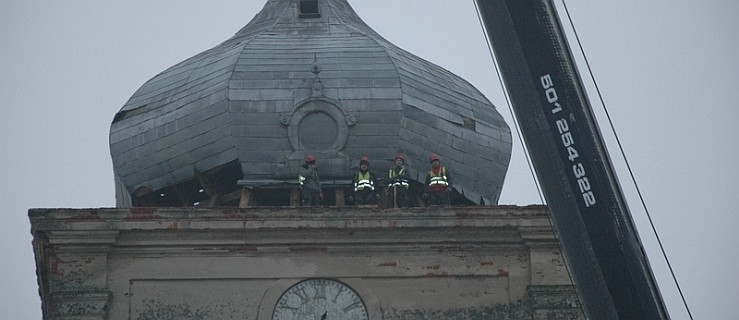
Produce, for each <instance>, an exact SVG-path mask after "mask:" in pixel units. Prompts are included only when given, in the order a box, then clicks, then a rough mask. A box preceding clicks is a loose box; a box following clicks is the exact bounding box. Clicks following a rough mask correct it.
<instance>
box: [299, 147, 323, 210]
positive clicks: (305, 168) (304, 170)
mask: <svg viewBox="0 0 739 320" xmlns="http://www.w3.org/2000/svg"><path fill="white" fill-rule="evenodd" d="M298 183H299V184H300V205H303V206H317V205H320V204H321V201H322V200H323V192H322V191H321V180H320V179H319V178H318V165H317V164H316V158H315V157H313V156H312V155H310V154H309V155H307V156H305V163H303V164H302V165H301V166H300V171H299V175H298Z"/></svg>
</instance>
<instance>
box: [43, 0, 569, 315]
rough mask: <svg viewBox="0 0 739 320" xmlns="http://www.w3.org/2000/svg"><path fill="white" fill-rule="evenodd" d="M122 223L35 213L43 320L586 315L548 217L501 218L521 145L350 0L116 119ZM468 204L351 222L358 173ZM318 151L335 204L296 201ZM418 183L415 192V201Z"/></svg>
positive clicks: (320, 0)
mask: <svg viewBox="0 0 739 320" xmlns="http://www.w3.org/2000/svg"><path fill="white" fill-rule="evenodd" d="M110 149H111V155H112V158H113V164H114V171H115V178H116V200H117V208H101V209H32V210H30V211H29V218H30V220H31V226H32V230H31V232H32V234H33V246H34V252H35V256H36V266H37V275H38V283H39V293H40V295H41V301H42V309H43V312H44V319H49V320H50V319H90V320H93V319H94V320H103V319H112V320H123V319H129V320H161V319H178V320H204V319H213V320H225V319H249V320H304V319H309V320H317V319H326V320H337V319H341V320H368V319H371V320H416V319H428V320H449V319H465V320H483V319H484V320H496V319H500V320H502V319H583V314H582V310H581V308H580V305H579V300H578V297H577V292H576V290H575V287H574V286H573V285H572V281H571V279H570V277H569V275H568V272H567V268H566V266H565V265H564V259H563V257H562V254H561V250H560V246H559V243H558V241H557V238H556V236H555V234H554V231H553V230H552V226H551V223H550V221H549V219H548V216H547V211H546V207H544V206H528V207H516V206H499V205H497V202H498V197H499V195H500V189H501V187H502V185H503V180H504V178H505V173H506V170H507V166H508V162H509V160H510V154H511V133H510V129H509V127H508V126H507V124H506V123H505V122H504V121H503V119H502V117H501V116H500V114H499V113H498V112H497V111H496V110H495V107H494V106H493V105H492V104H491V103H490V101H488V100H487V99H486V98H485V97H484V96H483V95H482V94H481V93H480V92H479V91H478V90H477V89H475V88H474V87H473V86H472V85H470V84H469V83H468V82H467V81H465V80H463V79H461V78H460V77H458V76H456V75H454V74H452V73H451V72H449V71H447V70H445V69H443V68H442V67H439V66H436V65H434V64H432V63H430V62H428V61H425V60H423V59H421V58H419V57H417V56H415V55H413V54H411V53H409V52H406V51H404V50H402V49H400V48H398V47H397V46H395V45H393V44H391V43H390V42H388V41H387V40H385V39H383V38H382V37H381V36H380V35H378V34H377V33H376V32H374V31H373V30H372V29H371V28H370V27H369V26H367V25H366V24H365V23H364V22H363V21H362V20H361V19H360V18H359V17H358V16H357V14H356V13H355V12H354V11H353V9H352V8H351V7H350V6H349V4H348V2H347V0H268V1H267V3H266V5H265V6H264V8H263V9H262V11H261V12H259V13H258V14H257V15H256V16H255V17H254V18H253V19H252V20H251V22H249V23H248V24H247V25H246V26H245V27H244V28H242V29H241V30H240V31H238V32H237V33H236V34H235V35H234V36H233V37H232V38H230V39H228V40H226V41H224V42H223V43H221V44H219V45H218V46H216V47H214V48H212V49H209V50H206V51H204V52H202V53H200V54H198V55H196V56H194V57H192V58H189V59H187V60H185V61H183V62H180V63H178V64H176V65H174V66H172V67H171V68H169V69H167V70H165V71H163V72H162V73H160V74H158V75H156V76H155V77H154V78H152V79H151V80H149V81H148V82H146V83H145V84H144V85H143V86H142V87H141V88H140V89H139V90H137V91H136V92H135V93H134V94H133V96H132V97H131V98H130V99H129V100H128V102H126V104H125V105H124V106H123V108H121V110H120V111H119V112H118V113H117V114H116V115H115V117H114V119H113V122H112V125H111V129H110ZM396 153H402V154H404V155H405V158H406V164H407V167H408V168H409V169H410V170H411V180H412V181H411V183H412V184H415V185H416V187H418V185H419V184H420V181H423V178H424V175H425V170H426V168H427V167H428V161H427V159H428V157H429V155H430V154H431V153H434V154H437V155H439V156H440V157H441V158H442V159H444V163H445V165H447V166H448V167H449V168H450V170H452V171H453V172H454V175H455V176H454V177H455V180H454V183H453V186H454V191H453V198H454V201H453V203H452V204H453V205H451V206H444V207H440V206H434V207H428V208H424V207H417V206H416V207H411V208H405V209H383V208H374V207H366V206H360V207H356V206H345V205H343V202H342V199H343V195H344V189H345V188H347V187H348V179H350V178H351V175H352V173H353V172H354V170H356V167H357V165H358V159H360V158H361V157H363V156H367V157H369V158H370V159H372V160H371V161H373V169H374V170H375V171H376V172H378V173H379V172H387V170H388V169H389V168H390V167H391V160H392V159H393V156H394V155H395V154H396ZM306 154H312V155H314V156H315V158H316V159H317V161H319V162H320V163H321V175H322V180H323V182H324V183H325V187H326V190H328V192H330V193H331V196H332V197H331V200H329V201H327V202H328V203H327V205H326V206H315V207H299V206H295V203H294V202H293V198H294V197H293V193H294V190H295V189H296V187H297V185H296V184H297V181H296V180H297V176H298V168H299V166H300V163H301V162H302V161H303V158H304V157H305V155H306ZM411 187H413V186H411Z"/></svg>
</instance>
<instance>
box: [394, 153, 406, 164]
mask: <svg viewBox="0 0 739 320" xmlns="http://www.w3.org/2000/svg"><path fill="white" fill-rule="evenodd" d="M395 159H400V160H403V162H405V157H404V156H403V155H402V154H400V153H398V154H396V155H395Z"/></svg>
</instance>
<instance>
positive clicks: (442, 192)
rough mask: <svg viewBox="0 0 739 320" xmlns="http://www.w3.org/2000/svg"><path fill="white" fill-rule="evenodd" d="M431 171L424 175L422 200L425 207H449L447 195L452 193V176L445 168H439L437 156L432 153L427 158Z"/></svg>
mask: <svg viewBox="0 0 739 320" xmlns="http://www.w3.org/2000/svg"><path fill="white" fill-rule="evenodd" d="M429 162H431V170H429V172H427V173H426V189H425V190H424V193H423V200H424V201H425V202H426V205H449V204H450V203H449V194H450V193H451V191H452V176H451V175H450V174H449V171H448V170H447V169H446V167H443V166H441V164H440V161H439V155H437V154H436V153H432V154H431V156H430V157H429Z"/></svg>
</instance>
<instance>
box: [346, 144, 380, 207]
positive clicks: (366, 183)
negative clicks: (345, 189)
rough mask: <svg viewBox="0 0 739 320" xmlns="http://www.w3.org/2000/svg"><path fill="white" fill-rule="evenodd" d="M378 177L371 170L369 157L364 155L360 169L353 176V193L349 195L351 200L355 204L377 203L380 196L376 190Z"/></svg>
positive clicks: (360, 162) (360, 161)
mask: <svg viewBox="0 0 739 320" xmlns="http://www.w3.org/2000/svg"><path fill="white" fill-rule="evenodd" d="M375 186H377V178H376V177H375V174H374V173H372V171H370V170H369V158H368V157H366V156H364V157H362V159H361V160H359V171H357V173H356V174H355V175H354V178H352V190H353V192H354V193H353V194H352V195H351V196H349V202H350V203H354V204H355V205H366V204H377V200H378V198H379V197H380V196H379V195H378V194H377V193H376V192H375Z"/></svg>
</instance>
